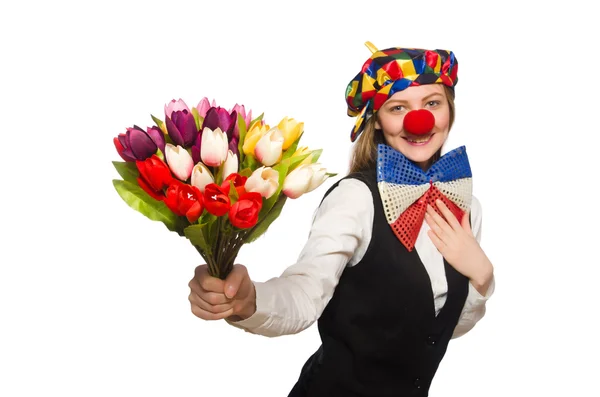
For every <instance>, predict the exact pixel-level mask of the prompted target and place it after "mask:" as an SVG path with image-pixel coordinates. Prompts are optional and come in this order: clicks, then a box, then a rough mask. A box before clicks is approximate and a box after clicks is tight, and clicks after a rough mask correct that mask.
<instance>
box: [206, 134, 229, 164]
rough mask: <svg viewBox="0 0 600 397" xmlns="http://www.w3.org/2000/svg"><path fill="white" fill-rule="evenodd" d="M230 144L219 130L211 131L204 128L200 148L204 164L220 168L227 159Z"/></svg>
mask: <svg viewBox="0 0 600 397" xmlns="http://www.w3.org/2000/svg"><path fill="white" fill-rule="evenodd" d="M227 154H228V142H227V135H226V134H225V133H224V132H223V131H221V129H219V128H217V129H216V130H214V131H213V130H211V129H209V128H204V130H203V131H202V145H201V148H200V157H201V158H202V162H203V163H204V164H206V165H208V166H211V167H218V166H220V165H221V164H223V162H224V161H225V159H226V158H227Z"/></svg>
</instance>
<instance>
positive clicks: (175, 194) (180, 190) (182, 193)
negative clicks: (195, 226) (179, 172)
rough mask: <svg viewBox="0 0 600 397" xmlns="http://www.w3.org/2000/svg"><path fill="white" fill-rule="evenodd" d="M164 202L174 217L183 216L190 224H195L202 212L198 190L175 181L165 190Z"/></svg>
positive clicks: (201, 201) (200, 194)
mask: <svg viewBox="0 0 600 397" xmlns="http://www.w3.org/2000/svg"><path fill="white" fill-rule="evenodd" d="M164 202H165V204H166V205H167V207H169V209H170V210H171V211H173V213H174V214H175V215H178V216H184V215H185V217H186V218H187V219H188V221H190V222H191V223H194V222H196V221H197V220H198V218H200V215H201V214H202V211H203V210H204V208H203V200H202V193H201V192H200V190H198V188H197V187H195V186H190V185H188V184H186V183H182V182H179V181H178V180H177V179H173V181H172V182H171V184H170V185H169V187H168V188H167V193H166V197H165V199H164Z"/></svg>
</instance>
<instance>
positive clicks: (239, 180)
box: [221, 173, 248, 197]
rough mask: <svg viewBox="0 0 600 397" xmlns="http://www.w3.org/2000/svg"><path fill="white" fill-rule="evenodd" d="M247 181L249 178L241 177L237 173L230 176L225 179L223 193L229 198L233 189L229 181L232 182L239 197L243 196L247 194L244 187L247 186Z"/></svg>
mask: <svg viewBox="0 0 600 397" xmlns="http://www.w3.org/2000/svg"><path fill="white" fill-rule="evenodd" d="M247 179H248V177H247V176H241V175H240V174H237V173H232V174H229V176H228V177H227V178H225V180H224V181H223V183H222V184H221V189H223V192H224V193H225V194H226V195H228V196H229V190H230V189H231V184H230V183H229V181H232V182H233V187H234V188H235V190H236V191H237V194H238V197H240V196H241V195H243V194H245V193H246V189H245V188H244V185H245V184H246V180H247Z"/></svg>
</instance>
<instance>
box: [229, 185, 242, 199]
mask: <svg viewBox="0 0 600 397" xmlns="http://www.w3.org/2000/svg"><path fill="white" fill-rule="evenodd" d="M239 198H240V197H239V195H238V192H237V190H236V189H235V186H233V181H232V180H229V201H230V202H231V205H234V204H235V203H236V202H237V201H238V199H239Z"/></svg>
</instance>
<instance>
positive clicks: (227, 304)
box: [188, 292, 233, 314]
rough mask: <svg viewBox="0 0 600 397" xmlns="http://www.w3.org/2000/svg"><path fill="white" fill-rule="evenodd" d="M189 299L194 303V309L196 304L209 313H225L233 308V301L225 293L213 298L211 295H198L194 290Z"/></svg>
mask: <svg viewBox="0 0 600 397" xmlns="http://www.w3.org/2000/svg"><path fill="white" fill-rule="evenodd" d="M188 299H189V301H190V304H191V305H192V309H193V308H194V306H198V307H199V308H201V309H202V310H204V311H207V312H209V313H213V314H219V313H223V312H226V311H228V310H230V309H232V308H233V302H232V301H230V300H227V298H226V297H225V295H222V297H221V298H220V297H218V296H217V297H216V298H213V297H211V296H209V295H208V296H202V295H198V294H196V293H194V292H191V293H190V295H189V297H188ZM212 302H222V303H212ZM192 311H193V310H192Z"/></svg>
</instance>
